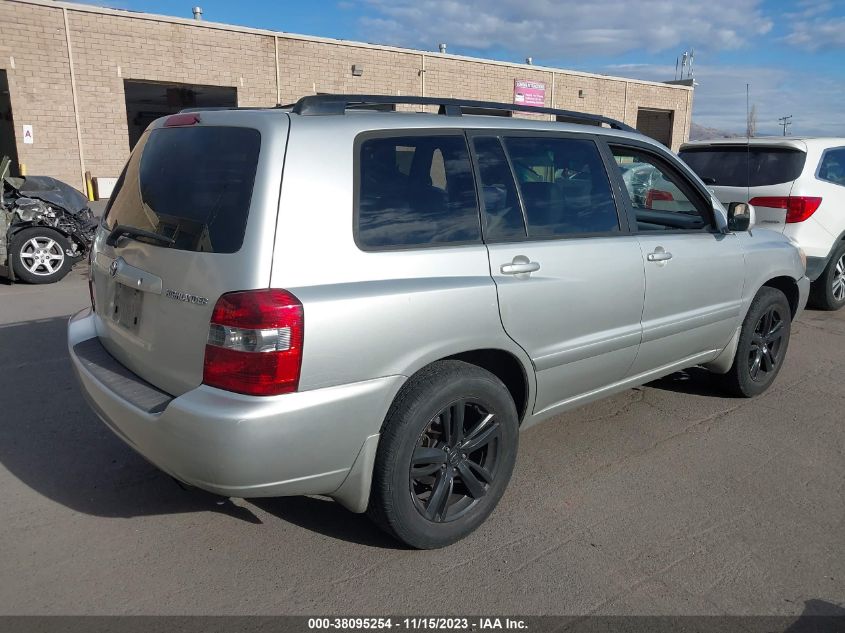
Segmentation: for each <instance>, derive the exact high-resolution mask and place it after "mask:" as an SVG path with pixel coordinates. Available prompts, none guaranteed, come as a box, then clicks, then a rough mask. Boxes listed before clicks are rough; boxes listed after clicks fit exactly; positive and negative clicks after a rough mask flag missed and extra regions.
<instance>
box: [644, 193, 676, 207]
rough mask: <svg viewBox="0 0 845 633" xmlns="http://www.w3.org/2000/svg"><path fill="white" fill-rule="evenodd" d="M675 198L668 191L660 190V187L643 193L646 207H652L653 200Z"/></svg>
mask: <svg viewBox="0 0 845 633" xmlns="http://www.w3.org/2000/svg"><path fill="white" fill-rule="evenodd" d="M674 199H675V198H673V197H672V194H671V193H670V192H668V191H661V190H660V189H649V190H648V191H647V192H646V194H645V206H646V209H651V208H652V203H653V202H654V201H655V200H668V201H671V200H674Z"/></svg>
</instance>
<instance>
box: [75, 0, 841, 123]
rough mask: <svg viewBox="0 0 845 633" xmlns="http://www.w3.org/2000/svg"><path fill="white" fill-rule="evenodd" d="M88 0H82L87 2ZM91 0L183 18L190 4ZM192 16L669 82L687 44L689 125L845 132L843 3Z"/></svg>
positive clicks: (390, 4)
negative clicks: (787, 120)
mask: <svg viewBox="0 0 845 633" xmlns="http://www.w3.org/2000/svg"><path fill="white" fill-rule="evenodd" d="M89 1H90V0H89ZM95 3H96V4H102V5H105V6H112V7H116V8H124V9H131V10H136V11H146V12H150V13H161V14H165V15H174V16H180V17H187V18H190V17H191V6H192V3H191V0H183V1H180V2H174V1H173V0H114V1H113V2H109V1H108V0H104V1H97V2H95ZM198 3H199V4H201V6H202V8H203V12H204V19H206V20H208V21H214V22H226V23H230V24H239V25H244V26H252V27H259V28H266V29H272V30H279V31H287V32H291V33H300V34H306V35H318V36H324V37H334V38H341V39H352V40H360V41H365V42H372V43H377V44H391V45H397V46H406V47H412V48H421V49H425V50H432V51H436V50H437V45H438V43H440V42H445V43H447V44H448V52H449V53H456V54H461V55H471V56H477V57H486V58H492V59H498V60H504V61H515V62H522V61H524V59H525V58H526V57H528V56H530V57H532V58H533V59H534V63H535V64H537V65H543V66H554V67H560V68H566V69H574V70H582V71H587V72H593V73H602V74H609V75H617V76H623V77H631V78H639V79H648V80H652V81H664V80H670V79H673V78H674V77H675V62H676V59H677V58H678V56H679V55H680V54H681V53H683V52H684V51H691V50H694V51H695V59H694V72H695V79H696V81H697V82H698V86H696V89H695V95H694V108H693V122H694V123H697V124H699V125H704V126H707V127H712V128H717V129H720V130H724V131H727V132H734V133H743V134H744V133H745V122H746V84H747V83H748V84H750V102H751V104H752V105H756V110H757V133H758V134H759V135H763V134H782V129H781V127H780V126H779V124H778V118H779V117H782V116H786V115H790V114H791V115H792V126H791V128H790V130H789V131H790V133H791V134H793V135H802V134H808V135H831V136H845V0H793V1H791V2H789V1H785V0H686V1H684V2H680V1H675V0H590V1H589V2H587V1H585V0H310V1H308V2H300V1H296V2H294V1H291V0H272V1H271V0H238V2H232V1H231V0H193V4H198Z"/></svg>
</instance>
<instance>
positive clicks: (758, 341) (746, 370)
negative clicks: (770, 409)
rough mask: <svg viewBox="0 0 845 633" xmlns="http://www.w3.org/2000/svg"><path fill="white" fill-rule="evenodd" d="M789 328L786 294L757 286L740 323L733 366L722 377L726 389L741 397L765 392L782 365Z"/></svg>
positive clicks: (789, 310)
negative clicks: (740, 327)
mask: <svg viewBox="0 0 845 633" xmlns="http://www.w3.org/2000/svg"><path fill="white" fill-rule="evenodd" d="M791 327H792V312H791V309H790V307H789V302H788V301H787V299H786V295H784V294H783V293H782V292H781V291H780V290H777V289H776V288H770V287H768V286H763V287H762V288H760V291H759V292H758V293H757V296H755V297H754V300H753V301H752V302H751V307H750V308H749V309H748V314H746V315H745V320H744V321H743V323H742V329H741V330H740V335H739V343H738V345H737V349H736V355H735V356H734V362H733V365H732V366H731V368H730V370H729V371H728V373H727V374H725V375H723V376H722V377H721V380H722V383H723V385H724V387H725V389H726V390H727V391H728V392H730V393H731V394H732V395H735V396H738V397H741V398H752V397H754V396H757V395H759V394H761V393H763V392H764V391H766V389H768V388H769V387H770V386H771V384H772V383H773V382H774V380H775V377H776V376H777V375H778V373H779V372H780V368H781V366H782V365H783V360H784V358H785V357H786V349H787V347H788V345H789V334H790V329H791Z"/></svg>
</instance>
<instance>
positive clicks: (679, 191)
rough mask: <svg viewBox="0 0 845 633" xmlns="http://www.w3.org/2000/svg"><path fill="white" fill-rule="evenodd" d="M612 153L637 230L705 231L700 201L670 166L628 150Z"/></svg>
mask: <svg viewBox="0 0 845 633" xmlns="http://www.w3.org/2000/svg"><path fill="white" fill-rule="evenodd" d="M612 150H613V157H614V158H615V159H616V164H617V165H619V170H620V171H621V172H622V180H623V181H624V182H625V187H626V189H627V190H628V196H629V197H630V199H631V205H632V206H633V207H634V213H635V215H636V218H637V229H638V230H640V231H655V230H663V231H665V230H672V229H674V230H687V231H692V230H704V229H707V228H709V225H710V219H709V215H708V214H707V212H706V211H705V206H704V205H703V203H702V201H701V200H700V199H698V196H696V194H695V193H694V190H692V189H691V187H690V185H689V184H688V183H687V182H685V181H684V179H683V177H682V176H681V175H680V174H678V173H677V172H676V171H675V170H674V169H673V168H672V167H671V166H669V165H668V164H666V163H665V162H664V161H663V160H661V159H660V158H657V157H656V156H652V155H651V154H647V153H645V152H640V151H638V150H636V149H633V148H630V147H613V148H612Z"/></svg>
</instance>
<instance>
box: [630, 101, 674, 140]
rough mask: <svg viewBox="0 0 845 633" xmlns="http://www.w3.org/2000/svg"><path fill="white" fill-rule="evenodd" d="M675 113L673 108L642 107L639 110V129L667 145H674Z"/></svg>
mask: <svg viewBox="0 0 845 633" xmlns="http://www.w3.org/2000/svg"><path fill="white" fill-rule="evenodd" d="M674 115H675V113H674V111H673V110H654V109H651V108H640V109H639V110H637V129H638V130H639V131H640V132H642V133H643V134H645V135H646V136H650V137H651V138H653V139H654V140H655V141H659V142H661V143H663V144H664V145H665V146H666V147H672V120H673V118H674Z"/></svg>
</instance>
